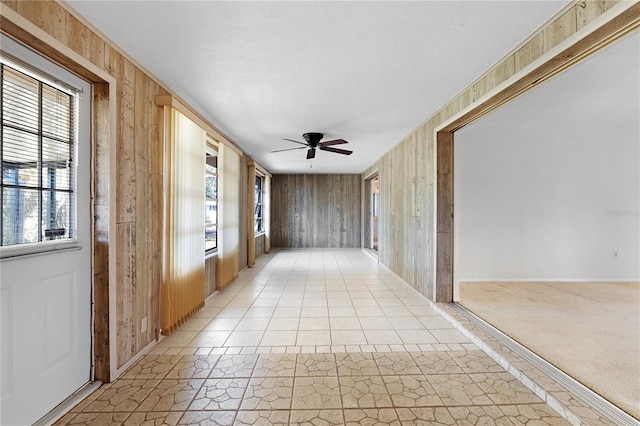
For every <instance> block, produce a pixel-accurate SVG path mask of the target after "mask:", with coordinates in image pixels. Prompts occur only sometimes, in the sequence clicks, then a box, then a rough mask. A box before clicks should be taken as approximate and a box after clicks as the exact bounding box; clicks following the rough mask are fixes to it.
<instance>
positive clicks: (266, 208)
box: [262, 175, 271, 253]
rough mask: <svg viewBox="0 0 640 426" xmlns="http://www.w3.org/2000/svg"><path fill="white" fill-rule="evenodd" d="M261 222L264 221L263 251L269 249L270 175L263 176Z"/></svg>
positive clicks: (266, 251)
mask: <svg viewBox="0 0 640 426" xmlns="http://www.w3.org/2000/svg"><path fill="white" fill-rule="evenodd" d="M262 199H263V201H262V202H263V206H262V211H263V212H262V223H264V251H265V253H268V252H269V250H271V176H270V175H266V176H265V177H264V190H263V194H262Z"/></svg>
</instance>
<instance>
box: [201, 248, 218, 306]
mask: <svg viewBox="0 0 640 426" xmlns="http://www.w3.org/2000/svg"><path fill="white" fill-rule="evenodd" d="M217 265H218V256H216V255H213V256H209V257H207V258H206V259H205V260H204V297H209V296H211V295H212V294H213V292H215V291H216V290H217V287H216V283H217V276H218V275H217V270H216V266H217Z"/></svg>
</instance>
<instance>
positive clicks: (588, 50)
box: [436, 2, 640, 132]
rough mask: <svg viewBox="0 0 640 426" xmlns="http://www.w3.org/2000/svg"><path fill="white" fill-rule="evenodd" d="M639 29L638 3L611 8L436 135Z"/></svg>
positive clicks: (490, 93)
mask: <svg viewBox="0 0 640 426" xmlns="http://www.w3.org/2000/svg"><path fill="white" fill-rule="evenodd" d="M638 28H640V3H631V2H622V3H621V4H620V5H619V7H617V8H612V9H610V10H609V11H608V12H606V13H605V14H604V15H602V16H601V19H599V20H597V21H596V22H594V23H593V25H590V26H587V27H585V28H583V29H581V30H579V31H577V32H576V33H575V34H573V35H572V36H571V37H569V38H568V39H567V40H565V41H564V42H562V43H560V44H559V45H558V46H556V47H555V48H553V49H551V50H550V51H549V52H547V53H546V54H544V55H542V57H540V58H539V59H538V60H536V61H534V62H532V63H531V64H530V65H528V66H527V67H525V68H523V69H522V70H521V71H520V72H518V73H516V74H515V75H514V76H512V77H511V78H509V79H507V80H506V81H505V82H504V83H502V84H500V85H499V86H497V87H496V88H495V89H493V90H491V91H490V92H489V93H487V94H486V95H485V96H483V97H481V98H479V99H478V100H477V101H476V102H474V103H473V104H471V105H469V107H467V108H465V109H464V110H462V111H460V112H459V113H458V114H456V115H454V116H453V117H451V118H450V119H448V120H446V121H445V122H444V123H442V124H441V125H440V126H438V128H437V129H436V131H452V132H453V131H456V130H459V129H461V128H462V127H464V126H466V125H467V124H470V123H471V122H473V121H475V120H477V119H478V118H480V117H482V116H483V115H485V114H488V113H489V112H491V111H493V110H494V109H496V108H499V107H500V106H502V105H504V104H506V103H507V102H509V101H511V100H513V99H515V98H517V97H518V96H520V95H522V94H524V93H526V92H528V91H529V90H531V89H533V88H534V87H537V86H539V85H540V84H542V83H544V82H545V81H547V80H549V79H550V78H553V77H555V76H556V75H558V74H560V73H561V72H563V71H565V70H567V69H569V68H570V67H571V66H573V65H576V64H578V63H579V62H581V61H583V60H584V59H586V58H588V57H590V56H591V55H593V54H594V53H596V52H598V51H600V50H601V49H603V48H605V47H606V46H608V45H610V44H611V43H613V42H615V41H617V40H620V39H621V38H623V37H624V36H626V35H628V34H630V33H632V32H634V31H636V30H637V29H638ZM478 80H479V79H478ZM478 80H476V81H475V82H474V84H475V83H476V82H477V81H478ZM467 90H468V88H467Z"/></svg>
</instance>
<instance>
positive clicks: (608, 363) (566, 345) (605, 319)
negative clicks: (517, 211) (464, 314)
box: [460, 282, 640, 419]
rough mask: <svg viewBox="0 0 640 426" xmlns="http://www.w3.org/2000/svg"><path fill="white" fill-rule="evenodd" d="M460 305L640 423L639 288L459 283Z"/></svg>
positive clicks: (624, 285)
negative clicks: (639, 420)
mask: <svg viewBox="0 0 640 426" xmlns="http://www.w3.org/2000/svg"><path fill="white" fill-rule="evenodd" d="M460 298H461V301H460V304H462V305H463V306H464V307H466V308H467V309H469V310H470V311H471V312H473V313H475V314H476V315H477V316H479V317H480V318H482V319H484V320H485V321H487V322H488V323H490V324H492V325H493V326H494V327H496V328H498V329H499V330H501V331H502V332H504V333H505V334H507V335H508V336H510V337H511V338H513V339H514V340H516V341H518V342H519V343H521V344H522V345H524V346H526V347H527V348H529V349H530V350H532V351H533V352H535V353H536V354H538V355H539V356H541V357H542V358H544V359H545V360H547V361H548V362H550V363H551V364H553V365H555V366H556V367H558V368H560V369H561V370H562V371H564V372H565V373H567V374H568V375H570V376H572V377H573V378H574V379H576V380H578V381H579V382H581V383H582V384H584V385H585V386H587V387H589V388H591V389H592V390H594V391H595V392H597V393H598V394H600V395H601V396H603V397H604V398H606V399H607V400H609V401H610V402H612V403H613V404H615V405H617V406H618V407H620V408H622V409H623V410H624V411H626V412H627V413H629V414H631V415H632V416H634V417H635V418H637V419H640V283H567V282H555V283H533V282H486V283H475V282H474V283H461V285H460Z"/></svg>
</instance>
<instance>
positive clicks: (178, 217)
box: [162, 108, 207, 334]
mask: <svg viewBox="0 0 640 426" xmlns="http://www.w3.org/2000/svg"><path fill="white" fill-rule="evenodd" d="M167 124H168V125H169V126H168V128H167V132H166V133H165V134H166V137H167V140H166V144H167V145H166V147H167V169H166V170H167V174H168V176H167V188H166V199H165V200H166V201H165V203H166V204H165V212H166V223H165V225H166V229H165V271H164V282H163V288H162V329H163V334H170V333H171V332H173V331H174V330H175V329H176V327H178V326H179V325H180V324H182V323H183V322H184V321H185V320H187V319H188V318H189V317H190V316H191V315H193V313H194V312H196V311H197V310H198V309H200V308H201V307H202V306H203V305H204V277H205V275H204V254H205V247H204V244H205V240H204V224H205V219H204V198H205V187H204V186H205V166H204V164H205V155H206V151H205V150H206V143H207V135H206V132H205V131H204V130H203V129H202V128H201V127H199V126H198V125H197V124H195V123H194V122H193V121H191V120H190V119H189V118H187V117H186V116H185V115H183V114H182V113H180V112H179V111H178V110H176V109H175V108H171V117H170V120H169V123H167Z"/></svg>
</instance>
